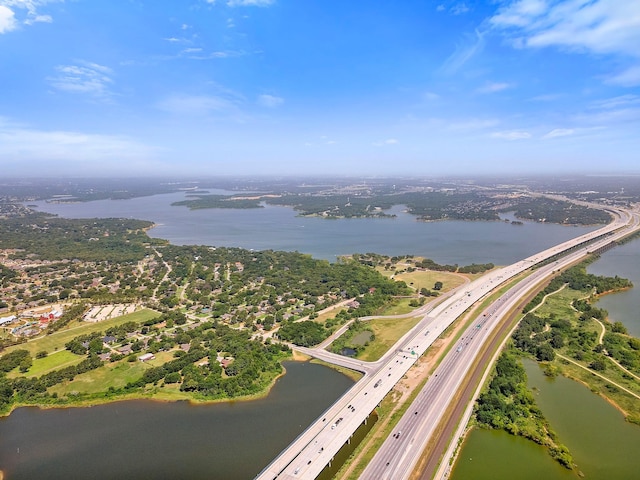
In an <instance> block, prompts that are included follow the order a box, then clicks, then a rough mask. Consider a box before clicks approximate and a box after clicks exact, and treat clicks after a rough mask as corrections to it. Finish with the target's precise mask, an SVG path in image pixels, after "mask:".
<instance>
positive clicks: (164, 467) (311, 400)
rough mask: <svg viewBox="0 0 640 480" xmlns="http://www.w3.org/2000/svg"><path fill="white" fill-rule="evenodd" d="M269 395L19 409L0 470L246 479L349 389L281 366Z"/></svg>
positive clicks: (336, 378)
mask: <svg viewBox="0 0 640 480" xmlns="http://www.w3.org/2000/svg"><path fill="white" fill-rule="evenodd" d="M285 367H286V368H287V374H286V375H285V376H284V377H281V378H280V379H279V380H278V382H277V384H276V385H275V387H274V388H273V389H272V391H271V393H270V395H269V396H268V397H267V398H264V399H261V400H256V401H251V402H228V403H222V404H215V405H190V404H189V403H187V402H176V403H158V402H151V401H127V402H118V403H112V404H108V405H101V406H96V407H91V408H68V409H52V410H39V409H37V408H21V409H18V410H16V411H14V412H13V413H12V414H11V415H10V416H9V417H6V418H2V419H0V469H1V470H3V471H4V473H5V480H20V479H37V478H46V479H52V480H53V479H61V480H62V479H64V480H68V479H79V478H91V479H96V480H101V479H115V478H123V479H124V478H131V479H179V478H185V479H210V480H216V479H219V480H246V479H252V478H253V477H254V476H255V475H256V474H257V473H258V472H259V471H260V470H262V468H264V467H265V466H266V465H267V464H268V463H269V462H270V461H271V460H272V459H273V458H274V457H275V456H276V455H277V454H278V453H280V451H281V450H282V449H283V448H284V447H286V446H287V445H288V444H289V443H290V442H291V441H292V440H293V439H294V438H295V437H296V436H297V435H298V434H300V433H301V432H302V431H303V430H304V429H305V428H306V427H307V426H308V425H309V424H310V423H311V422H312V421H313V420H314V419H315V418H317V417H318V416H319V415H320V414H321V413H322V412H323V411H324V410H325V409H326V408H328V407H329V405H331V404H332V403H333V402H334V401H335V400H336V399H337V398H338V397H339V396H340V395H342V394H343V393H344V392H345V391H346V390H347V389H348V388H349V387H350V386H351V385H352V384H353V382H352V381H351V380H350V379H349V378H348V377H346V376H344V375H343V374H341V373H338V372H336V371H335V370H332V369H330V368H327V367H323V366H320V365H315V364H310V363H297V362H286V363H285Z"/></svg>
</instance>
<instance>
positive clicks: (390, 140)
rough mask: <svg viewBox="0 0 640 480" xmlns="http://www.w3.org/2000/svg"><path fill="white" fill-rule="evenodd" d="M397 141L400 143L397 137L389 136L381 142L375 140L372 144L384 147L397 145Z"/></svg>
mask: <svg viewBox="0 0 640 480" xmlns="http://www.w3.org/2000/svg"><path fill="white" fill-rule="evenodd" d="M397 143H398V140H396V139H395V138H388V139H386V140H383V141H381V142H373V143H372V144H371V145H373V146H374V147H384V146H387V145H396V144H397Z"/></svg>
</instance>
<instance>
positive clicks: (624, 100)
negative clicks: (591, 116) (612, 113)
mask: <svg viewBox="0 0 640 480" xmlns="http://www.w3.org/2000/svg"><path fill="white" fill-rule="evenodd" d="M638 104H640V96H638V95H619V96H617V97H613V98H605V99H602V100H597V101H595V102H593V103H592V104H591V108H593V109H611V108H620V107H628V106H630V105H638Z"/></svg>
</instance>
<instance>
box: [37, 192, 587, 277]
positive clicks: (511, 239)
mask: <svg viewBox="0 0 640 480" xmlns="http://www.w3.org/2000/svg"><path fill="white" fill-rule="evenodd" d="M212 193H224V192H214V191H212ZM234 193H237V192H234ZM184 198H185V194H184V193H183V192H179V193H170V194H163V195H154V196H150V197H141V198H134V199H129V200H99V201H95V202H87V203H73V204H55V203H46V202H37V203H36V205H38V206H39V209H40V210H42V211H46V212H50V213H56V214H58V215H60V216H63V217H67V218H91V217H125V218H138V219H141V220H150V221H153V222H154V223H156V224H158V226H157V227H155V228H154V229H152V230H151V231H150V232H149V234H150V235H151V236H153V237H159V238H164V239H167V240H169V241H170V242H171V243H173V244H176V245H211V246H226V247H242V248H252V249H255V250H268V249H272V250H284V251H299V252H302V253H308V254H311V255H313V256H314V257H315V258H322V259H326V260H329V261H335V260H336V258H337V256H339V255H345V254H352V253H367V252H375V253H380V254H385V255H405V254H413V255H420V256H424V257H428V258H431V259H433V260H435V261H436V262H440V263H450V264H454V263H457V264H459V265H468V264H470V263H474V262H475V263H488V262H492V263H494V264H496V265H508V264H510V263H513V262H515V261H517V260H521V259H523V258H525V257H528V256H529V255H533V254H534V253H536V252H538V251H540V250H543V249H545V248H547V247H550V246H552V245H555V244H558V243H561V242H563V241H565V240H568V239H570V238H573V237H577V236H578V235H581V234H583V233H586V232H589V231H592V230H594V229H595V228H596V227H563V226H560V225H552V224H540V223H535V222H525V223H524V225H519V226H518V225H511V224H510V223H508V222H500V221H496V222H463V221H440V222H429V223H426V222H418V221H417V220H416V217H414V216H413V215H409V214H407V213H404V212H403V208H404V207H401V206H396V207H394V208H393V209H391V210H390V211H389V213H395V214H396V215H397V217H396V218H381V219H371V218H354V219H337V220H327V219H322V218H318V217H298V216H297V213H296V212H295V211H294V210H293V209H292V208H289V207H277V206H269V205H267V206H266V207H265V208H259V209H244V210H240V209H203V210H188V209H187V208H186V207H172V206H170V205H171V203H172V202H175V201H178V200H184ZM508 218H511V217H508Z"/></svg>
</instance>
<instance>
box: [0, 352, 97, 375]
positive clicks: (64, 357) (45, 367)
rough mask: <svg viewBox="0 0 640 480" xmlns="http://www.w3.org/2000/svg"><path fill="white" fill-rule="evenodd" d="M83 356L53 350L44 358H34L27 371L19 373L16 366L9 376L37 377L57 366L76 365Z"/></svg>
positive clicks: (55, 368)
mask: <svg viewBox="0 0 640 480" xmlns="http://www.w3.org/2000/svg"><path fill="white" fill-rule="evenodd" d="M85 358H87V357H86V356H84V355H76V354H75V353H71V352H70V351H69V350H58V351H57V352H54V353H52V354H50V355H48V356H46V357H44V358H34V359H33V365H31V368H30V369H29V370H28V371H27V373H25V374H22V373H19V372H18V369H17V368H16V369H15V370H13V371H12V372H11V374H10V375H9V376H10V377H18V376H23V375H24V376H27V377H39V376H41V375H44V374H45V373H49V372H51V371H53V370H57V369H59V368H64V367H69V366H71V365H76V364H78V363H80V362H81V361H82V360H84V359H85Z"/></svg>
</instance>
